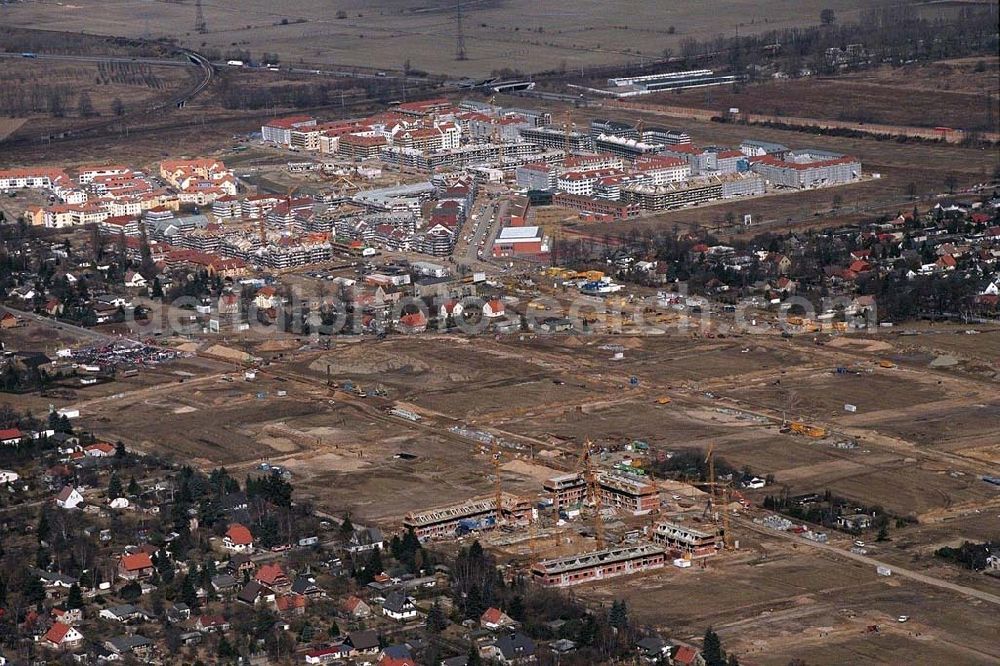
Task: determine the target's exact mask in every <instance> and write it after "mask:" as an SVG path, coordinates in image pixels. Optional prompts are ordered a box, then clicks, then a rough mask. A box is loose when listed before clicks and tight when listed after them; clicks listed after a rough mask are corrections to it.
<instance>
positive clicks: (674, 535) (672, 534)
mask: <svg viewBox="0 0 1000 666" xmlns="http://www.w3.org/2000/svg"><path fill="white" fill-rule="evenodd" d="M652 536H653V541H654V542H655V543H658V544H661V545H664V546H666V547H667V548H670V549H671V550H677V551H680V552H682V553H688V554H690V555H691V557H693V558H694V557H708V556H709V555H715V554H716V553H717V552H719V551H718V546H717V542H718V538H717V537H716V535H715V534H714V533H710V532H705V531H703V530H697V529H694V528H693V527H688V526H686V525H680V524H678V523H673V522H670V521H666V520H663V521H660V522H658V523H656V525H655V526H654V527H653V535H652Z"/></svg>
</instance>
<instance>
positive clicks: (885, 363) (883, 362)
mask: <svg viewBox="0 0 1000 666" xmlns="http://www.w3.org/2000/svg"><path fill="white" fill-rule="evenodd" d="M878 367H880V368H886V369H889V370H891V369H892V368H895V367H896V364H895V363H893V362H892V361H890V360H888V359H882V360H881V361H879V362H878Z"/></svg>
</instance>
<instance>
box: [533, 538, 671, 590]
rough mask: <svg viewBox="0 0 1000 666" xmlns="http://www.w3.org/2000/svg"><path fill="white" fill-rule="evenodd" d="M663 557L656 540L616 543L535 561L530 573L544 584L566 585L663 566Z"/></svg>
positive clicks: (664, 561)
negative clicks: (589, 550)
mask: <svg viewBox="0 0 1000 666" xmlns="http://www.w3.org/2000/svg"><path fill="white" fill-rule="evenodd" d="M666 560H667V553H666V550H665V549H664V548H663V546H659V545H656V544H649V543H645V544H638V545H630V546H616V547H614V548H607V549H605V550H597V551H593V552H590V553H583V554H581V555H572V556H569V557H560V558H557V559H554V560H545V561H543V562H538V563H537V564H535V565H534V566H532V567H531V577H532V579H533V580H534V581H535V582H536V583H538V584H540V585H545V586H547V587H569V586H570V585H579V584H580V583H588V582H591V581H598V580H604V579H606V578H614V577H616V576H628V575H630V574H634V573H641V572H644V571H650V570H652V569H662V568H663V566H664V564H665V563H666Z"/></svg>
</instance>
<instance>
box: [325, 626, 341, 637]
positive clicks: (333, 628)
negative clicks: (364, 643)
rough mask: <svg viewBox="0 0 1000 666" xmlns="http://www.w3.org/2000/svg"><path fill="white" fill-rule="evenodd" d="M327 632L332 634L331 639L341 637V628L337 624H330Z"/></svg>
mask: <svg viewBox="0 0 1000 666" xmlns="http://www.w3.org/2000/svg"><path fill="white" fill-rule="evenodd" d="M326 631H327V633H328V634H330V638H336V637H337V636H339V635H340V627H339V626H338V625H337V623H336V622H332V623H331V624H330V628H329V629H327V630H326Z"/></svg>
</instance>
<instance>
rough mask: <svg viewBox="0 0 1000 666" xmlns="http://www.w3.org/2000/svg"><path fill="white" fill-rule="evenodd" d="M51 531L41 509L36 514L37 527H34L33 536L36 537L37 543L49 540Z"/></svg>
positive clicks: (46, 517)
mask: <svg viewBox="0 0 1000 666" xmlns="http://www.w3.org/2000/svg"><path fill="white" fill-rule="evenodd" d="M51 530H52V528H51V527H50V526H49V517H48V515H47V514H46V513H45V510H44V509H43V510H41V511H39V512H38V525H37V526H36V527H35V534H36V535H37V536H38V541H39V543H41V542H42V541H45V540H46V539H48V538H49V533H50V532H51Z"/></svg>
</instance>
